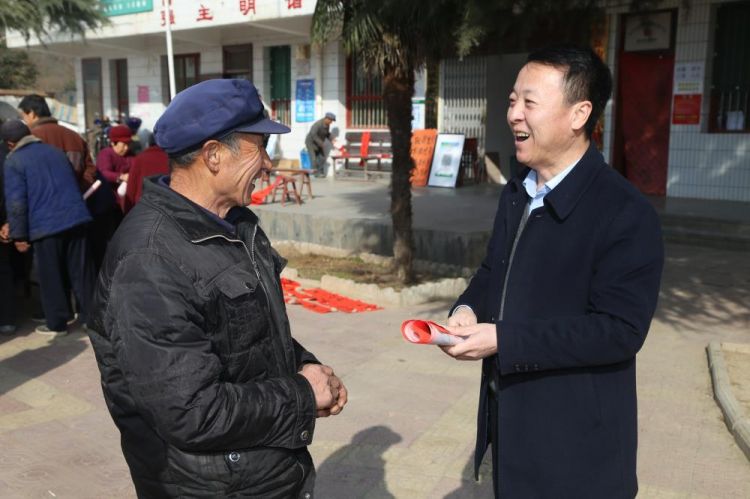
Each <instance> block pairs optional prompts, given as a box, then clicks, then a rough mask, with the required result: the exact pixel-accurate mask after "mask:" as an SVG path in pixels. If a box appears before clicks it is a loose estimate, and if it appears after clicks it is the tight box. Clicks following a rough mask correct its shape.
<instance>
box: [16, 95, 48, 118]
mask: <svg viewBox="0 0 750 499" xmlns="http://www.w3.org/2000/svg"><path fill="white" fill-rule="evenodd" d="M18 109H20V110H21V111H23V112H24V113H28V112H29V111H34V114H36V115H37V117H39V118H46V117H48V116H52V113H50V112H49V106H47V101H45V100H44V97H42V96H41V95H37V94H29V95H27V96H25V97H24V98H23V99H21V102H20V103H19V104H18Z"/></svg>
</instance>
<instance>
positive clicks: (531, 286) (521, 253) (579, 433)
mask: <svg viewBox="0 0 750 499" xmlns="http://www.w3.org/2000/svg"><path fill="white" fill-rule="evenodd" d="M527 172H528V169H526V170H525V171H523V172H521V174H520V175H519V177H517V178H515V179H513V180H512V181H511V182H509V183H508V185H507V186H506V187H505V188H504V190H503V193H502V195H501V197H500V203H499V206H498V210H497V215H496V218H495V225H494V229H493V235H492V238H491V240H490V243H489V246H488V250H487V256H486V258H485V260H484V262H483V263H482V265H481V267H480V268H479V270H478V271H477V272H476V274H475V276H474V277H473V279H472V280H471V283H470V284H469V287H468V288H467V289H466V291H465V292H464V293H463V295H461V297H460V298H459V299H458V301H457V302H456V305H460V304H466V305H469V306H470V307H471V308H472V309H473V310H474V311H475V313H476V314H477V317H478V319H479V322H490V323H496V324H497V338H498V339H497V342H498V353H497V354H496V355H493V356H492V357H489V358H487V359H485V360H484V361H483V369H482V382H481V392H480V404H479V416H478V432H477V448H476V456H475V458H476V461H475V464H476V466H477V468H478V466H479V463H480V462H481V459H482V457H483V455H484V453H485V451H486V449H487V444H488V428H487V423H488V417H489V412H488V406H487V404H488V401H489V400H492V399H488V396H487V391H488V381H489V377H491V376H492V377H494V378H495V383H497V387H498V390H497V400H498V401H497V409H498V418H497V420H498V421H497V425H498V428H497V429H498V433H499V437H498V439H499V444H498V446H497V447H498V449H497V459H498V461H497V462H498V465H497V469H496V470H495V473H496V494H499V495H500V496H501V497H503V498H515V497H519V498H524V499H526V498H556V499H559V498H576V499H581V498H604V497H606V498H608V499H612V498H626V497H627V498H632V497H634V496H635V494H636V492H637V490H638V485H637V480H636V448H637V431H638V430H637V410H636V385H635V354H636V353H637V352H638V350H639V349H640V348H641V346H642V345H643V341H644V339H645V337H646V333H647V332H648V328H649V324H650V322H651V318H652V316H653V313H654V309H655V308H656V300H657V296H658V292H659V283H660V279H661V271H662V266H663V260H664V255H663V244H662V238H661V231H660V227H659V220H658V218H657V215H656V212H655V211H654V209H653V208H652V207H651V205H650V204H649V203H648V201H647V200H646V199H645V198H644V197H643V196H642V195H641V194H640V193H639V192H637V191H636V189H635V188H634V187H633V186H632V185H631V184H630V183H629V182H627V181H626V180H625V179H624V178H623V177H622V176H621V175H620V174H618V173H617V172H616V171H614V170H612V169H611V168H609V167H608V166H607V165H606V163H605V162H604V160H603V158H602V156H601V154H600V153H599V152H598V151H597V150H596V149H595V148H594V147H593V146H591V147H590V148H589V149H588V151H587V152H586V154H585V155H584V157H583V158H582V159H581V161H580V162H579V163H578V165H576V167H575V168H573V170H572V171H571V172H570V173H569V174H568V176H567V177H566V178H565V179H564V180H563V181H562V182H561V183H560V184H559V185H558V186H557V187H556V188H555V189H554V190H553V191H552V192H550V193H549V194H547V196H546V197H545V198H544V206H543V207H541V208H538V209H535V210H534V211H532V212H531V213H530V215H529V219H528V222H527V224H526V227H525V229H524V231H523V232H522V235H521V238H520V239H519V242H518V246H517V249H516V252H515V257H514V259H513V262H512V265H511V270H510V272H509V273H508V277H507V278H508V283H507V294H506V303H505V312H504V317H503V319H502V320H498V315H499V311H500V300H501V295H502V289H503V281H504V277H505V274H506V269H507V267H508V260H509V257H510V252H511V247H512V244H513V239H514V237H515V234H516V230H517V228H518V225H519V221H520V219H521V216H522V214H523V211H524V208H525V206H526V204H527V203H528V195H527V194H526V191H525V190H524V188H523V186H522V183H521V182H522V180H523V178H524V177H525V176H526V173H527Z"/></svg>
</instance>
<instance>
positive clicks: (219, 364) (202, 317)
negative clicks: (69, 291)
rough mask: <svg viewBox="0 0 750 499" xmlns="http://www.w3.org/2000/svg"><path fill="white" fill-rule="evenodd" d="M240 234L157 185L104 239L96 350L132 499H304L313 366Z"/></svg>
mask: <svg viewBox="0 0 750 499" xmlns="http://www.w3.org/2000/svg"><path fill="white" fill-rule="evenodd" d="M230 215H232V216H234V217H235V218H236V220H235V221H236V228H237V230H236V234H233V233H232V232H231V231H229V230H227V229H226V228H224V227H223V226H222V225H221V224H220V222H219V221H218V219H215V218H214V217H213V215H212V214H210V213H208V212H207V211H205V210H203V209H202V208H201V207H199V206H198V205H195V204H193V203H192V202H191V201H189V200H188V199H187V198H184V197H183V196H181V195H179V194H177V193H176V192H174V191H172V190H171V189H169V188H168V187H166V186H165V185H162V184H160V183H159V181H158V180H156V179H153V178H152V179H148V180H146V182H145V186H144V193H143V197H142V198H141V202H139V203H138V205H137V206H136V207H135V208H134V209H133V210H132V211H131V212H130V214H129V215H128V216H127V218H126V219H125V220H124V222H123V223H122V225H121V226H120V228H119V229H118V231H117V233H116V234H115V236H114V238H113V239H112V241H111V242H110V245H109V247H108V250H107V255H106V257H105V261H104V265H103V267H102V271H101V273H100V275H99V279H98V283H97V289H96V293H95V298H94V316H93V320H92V321H91V326H90V333H89V334H90V336H91V341H92V344H93V347H94V351H95V353H96V358H97V362H98V364H99V369H100V371H101V375H102V387H103V390H104V397H105V399H106V402H107V406H108V408H109V411H110V413H111V415H112V418H113V419H114V421H115V424H116V425H117V427H118V428H119V430H120V432H121V434H122V448H123V453H124V455H125V459H126V461H127V462H128V466H129V467H130V472H131V475H132V478H133V482H134V484H135V488H136V491H137V493H138V496H139V497H148V498H151V497H153V498H157V497H159V498H161V497H258V498H260V497H263V498H277V497H278V498H282V497H284V498H287V497H297V496H299V497H309V496H306V494H311V493H312V487H313V482H314V470H313V466H312V460H311V458H310V454H309V453H308V451H307V445H308V444H310V442H311V441H312V438H313V429H314V425H315V413H316V411H315V396H314V393H313V390H312V387H311V386H310V384H309V383H308V382H307V380H306V379H305V378H304V377H303V376H302V375H300V374H298V370H299V369H300V368H301V366H302V364H304V363H307V362H313V363H316V362H317V360H316V359H315V357H313V356H312V354H310V353H308V352H307V351H306V350H304V348H302V346H300V345H299V344H298V343H297V342H296V341H294V340H293V339H292V337H291V334H290V328H289V322H288V319H287V316H286V310H285V306H284V301H283V295H282V291H281V284H280V279H279V272H280V271H281V269H282V267H283V264H284V261H283V259H282V258H281V257H280V256H279V255H278V254H277V253H276V252H275V251H274V250H273V249H272V248H271V246H270V243H269V241H268V239H267V238H266V236H265V234H264V233H263V231H262V230H261V229H260V227H259V226H258V219H257V217H256V216H255V215H254V214H253V213H252V212H251V211H250V210H247V209H244V208H235V209H233V210H232V212H230Z"/></svg>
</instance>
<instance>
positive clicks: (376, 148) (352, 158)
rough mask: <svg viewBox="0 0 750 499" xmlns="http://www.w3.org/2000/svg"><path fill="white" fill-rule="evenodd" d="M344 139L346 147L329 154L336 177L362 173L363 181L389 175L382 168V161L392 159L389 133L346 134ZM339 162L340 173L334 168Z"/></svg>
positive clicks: (365, 132) (364, 132)
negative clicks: (373, 176) (374, 176)
mask: <svg viewBox="0 0 750 499" xmlns="http://www.w3.org/2000/svg"><path fill="white" fill-rule="evenodd" d="M345 139H346V145H345V146H344V147H342V148H341V149H340V150H338V151H335V150H334V151H333V153H332V154H331V158H332V160H333V167H334V171H336V174H337V175H350V174H351V173H353V172H363V174H364V178H365V180H368V179H369V178H370V176H372V175H380V174H389V173H391V171H390V170H386V169H384V168H383V160H389V159H391V158H392V154H391V134H390V132H387V131H361V132H346V135H345ZM339 162H341V164H342V166H343V168H342V169H341V171H340V172H338V171H337V168H336V166H337V163H339Z"/></svg>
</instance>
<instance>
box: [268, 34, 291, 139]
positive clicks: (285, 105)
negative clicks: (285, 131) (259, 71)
mask: <svg viewBox="0 0 750 499" xmlns="http://www.w3.org/2000/svg"><path fill="white" fill-rule="evenodd" d="M269 53H270V58H271V117H272V118H273V119H275V120H277V121H280V122H281V123H284V124H285V125H291V124H292V105H291V102H292V51H291V48H290V47H289V45H283V46H279V47H270V52H269Z"/></svg>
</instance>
